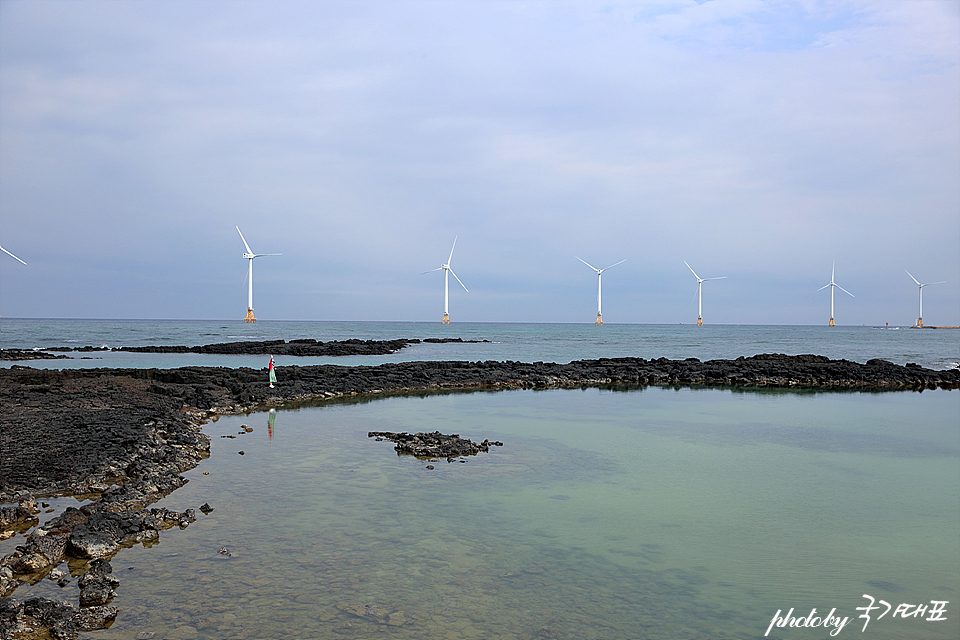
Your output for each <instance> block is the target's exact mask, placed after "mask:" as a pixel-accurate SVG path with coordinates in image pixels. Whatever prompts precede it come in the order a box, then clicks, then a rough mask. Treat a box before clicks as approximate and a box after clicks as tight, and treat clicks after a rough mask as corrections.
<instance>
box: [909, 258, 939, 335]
mask: <svg viewBox="0 0 960 640" xmlns="http://www.w3.org/2000/svg"><path fill="white" fill-rule="evenodd" d="M904 271H907V270H906V269H904ZM907 275H908V276H910V279H911V280H913V281H914V282H916V283H917V286H918V287H920V315H919V316H918V317H917V324H916V326H917V327H923V288H924V287H929V286H930V285H932V284H943V283H944V282H946V280H941V281H940V282H924V283H923V284H920V281H919V280H917V279H916V278H914V277H913V274H912V273H910V272H909V271H907Z"/></svg>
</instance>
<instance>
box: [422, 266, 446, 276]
mask: <svg viewBox="0 0 960 640" xmlns="http://www.w3.org/2000/svg"><path fill="white" fill-rule="evenodd" d="M441 269H443V267H437V268H436V269H430V270H429V271H424V272H423V273H421V274H420V275H422V276H425V275H427V274H428V273H433V272H434V271H440V270H441Z"/></svg>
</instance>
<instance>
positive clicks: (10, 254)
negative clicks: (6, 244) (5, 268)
mask: <svg viewBox="0 0 960 640" xmlns="http://www.w3.org/2000/svg"><path fill="white" fill-rule="evenodd" d="M0 251H3V252H4V253H5V254H7V255H8V256H10V257H11V258H13V259H14V260H16V261H17V262H23V260H21V259H20V258H18V257H17V256H15V255H13V254H12V253H10V252H9V251H7V250H6V249H4V248H3V247H0ZM23 264H27V263H26V262H23Z"/></svg>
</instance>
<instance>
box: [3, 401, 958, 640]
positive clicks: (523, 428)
mask: <svg viewBox="0 0 960 640" xmlns="http://www.w3.org/2000/svg"><path fill="white" fill-rule="evenodd" d="M241 425H248V426H249V427H252V429H253V430H252V431H251V432H247V431H246V430H245V429H243V428H242V427H241ZM205 430H206V432H207V433H209V434H210V436H211V439H212V441H213V448H212V455H211V457H210V458H209V459H208V460H205V461H204V462H203V463H201V465H200V466H199V467H197V468H196V469H194V470H192V471H190V472H188V473H187V474H186V475H187V476H188V477H189V479H190V482H189V484H188V485H187V486H186V487H184V488H182V489H180V490H178V491H176V492H175V493H174V494H172V495H171V496H169V497H168V498H166V499H165V500H163V501H162V502H161V503H160V505H162V506H167V507H170V508H172V509H177V510H183V509H186V508H197V507H199V506H200V505H201V504H203V503H205V502H206V503H209V504H210V505H211V506H212V507H214V511H213V512H212V513H210V514H209V515H202V514H201V513H200V512H199V511H198V512H197V518H198V519H197V522H195V523H194V524H192V525H190V526H189V527H188V528H187V529H185V530H183V531H179V530H172V531H166V532H163V533H162V534H161V539H160V543H159V544H158V545H155V546H153V547H152V548H143V547H136V548H133V549H128V550H124V551H122V552H121V553H120V554H119V555H118V556H117V557H116V558H114V559H113V561H112V564H113V567H114V573H115V574H116V576H117V577H118V578H119V579H120V581H121V583H120V587H119V589H118V597H117V598H116V599H115V600H114V604H116V605H117V606H119V607H120V609H121V613H120V616H119V617H118V619H117V621H116V622H115V623H114V625H113V626H112V627H111V628H110V629H108V630H105V631H98V632H94V633H90V634H89V636H88V637H91V638H104V639H107V638H123V639H129V638H143V639H147V638H158V639H159V638H178V639H191V638H204V639H206V638H249V639H269V638H303V639H307V638H317V639H319V638H324V639H326V638H357V639H367V638H397V639H407V638H409V639H417V640H465V639H472V638H476V639H481V638H482V639H510V640H518V639H519V640H526V639H529V638H570V639H573V638H576V639H582V640H600V639H609V640H624V639H630V638H650V639H654V638H656V639H665V638H678V639H680V638H683V639H686V638H706V637H709V638H721V639H722V638H731V639H732V638H737V639H742V638H750V637H763V636H764V634H765V633H766V632H767V630H768V626H769V625H770V623H771V620H772V619H773V617H774V615H775V614H776V613H777V611H778V610H781V611H782V614H786V613H787V611H788V610H789V609H791V608H792V609H794V615H795V616H801V615H802V616H806V615H807V614H809V613H810V610H811V609H812V608H816V609H817V614H816V615H817V616H821V615H822V616H826V615H827V614H828V612H830V610H831V609H833V608H836V612H835V614H834V615H835V616H837V617H840V618H843V617H847V618H849V621H848V623H847V625H846V626H845V627H844V628H843V629H842V631H840V632H839V634H838V635H837V636H834V637H851V636H854V637H860V638H870V639H874V638H881V639H886V638H891V639H892V638H903V637H910V638H915V639H924V638H944V639H946V638H951V639H955V638H957V637H960V602H958V600H960V597H958V595H960V593H958V592H960V394H958V393H957V392H956V391H954V392H946V391H937V392H924V393H922V394H920V393H884V394H860V393H792V392H763V393H760V392H731V391H729V390H725V391H724V390H691V389H679V390H673V389H669V390H668V389H659V388H647V389H643V390H631V391H622V392H620V391H601V390H597V389H589V390H584V391H580V390H556V391H541V392H533V391H510V392H498V393H470V394H447V395H431V396H425V397H405V398H386V399H381V400H376V401H372V402H365V403H354V404H331V405H327V406H321V407H311V408H302V409H299V410H285V411H280V412H278V413H277V414H276V415H275V418H274V421H273V422H272V425H271V424H270V420H269V414H267V413H255V414H251V415H247V416H232V417H225V418H221V419H220V420H219V421H217V422H214V423H210V424H208V425H207V426H206V427H205ZM369 431H408V432H417V431H441V432H444V433H458V434H460V435H461V436H463V437H467V438H471V439H472V440H474V441H480V440H483V439H484V438H489V439H491V440H500V441H502V442H503V443H504V446H503V447H492V448H491V451H490V453H488V454H481V455H479V456H476V457H470V458H466V459H464V460H465V461H463V462H447V461H446V460H440V461H434V462H431V461H427V460H418V459H415V458H412V457H409V456H403V457H400V456H397V455H396V453H395V452H394V450H393V443H391V442H389V441H382V442H377V441H375V440H374V439H372V438H368V437H367V432H369ZM220 436H235V437H234V438H221V437H220ZM241 451H242V452H243V455H240V454H239V452H241ZM427 465H433V467H434V469H432V470H431V469H428V468H427ZM221 549H225V550H226V551H228V552H229V554H230V555H229V556H227V555H225V554H222V553H218V550H221ZM44 582H45V583H48V582H49V581H44ZM37 588H41V589H47V590H55V591H57V592H60V591H59V590H58V589H56V587H55V585H52V584H47V585H46V586H43V585H38V587H37ZM75 588H76V587H75V581H74V583H73V584H71V585H69V586H68V587H66V589H65V590H66V591H67V594H66V595H75V593H74V592H72V591H71V590H72V589H73V590H75ZM26 593H27V592H24V593H23V594H21V593H19V592H18V594H17V595H18V597H23V596H24V595H25V594H26ZM60 593H62V592H60ZM865 594H867V595H870V596H872V597H873V598H874V599H876V601H877V602H879V601H880V600H884V601H886V602H889V603H890V604H891V605H892V606H893V609H891V611H890V613H888V614H887V615H886V616H884V617H883V618H878V616H879V615H880V613H882V612H883V609H882V608H881V609H879V610H875V611H873V612H872V613H871V616H872V619H871V620H870V621H869V622H868V625H867V628H866V630H865V631H864V630H863V626H864V623H865V622H867V621H866V620H865V619H861V618H859V616H860V615H861V614H862V613H863V611H862V610H857V607H864V606H866V605H868V604H870V601H869V600H868V599H867V598H865V597H864V595H865ZM931 601H946V602H948V604H946V605H945V609H946V611H945V613H943V614H942V615H941V617H945V618H947V620H945V621H938V620H928V618H931V617H935V616H933V615H932V614H931V613H929V612H927V613H926V614H925V615H923V616H913V617H909V618H903V617H900V616H898V617H896V618H894V617H893V613H894V609H895V608H897V607H898V606H899V605H901V604H904V603H906V604H913V605H917V604H925V605H927V607H931V604H930V603H931ZM782 614H781V615H782ZM831 630H833V627H830V628H822V627H821V628H807V629H800V628H777V627H774V628H773V629H772V630H770V631H769V635H768V636H767V637H770V638H773V637H777V638H788V639H792V638H796V639H797V640H801V639H806V638H829V637H831V635H830V631H831Z"/></svg>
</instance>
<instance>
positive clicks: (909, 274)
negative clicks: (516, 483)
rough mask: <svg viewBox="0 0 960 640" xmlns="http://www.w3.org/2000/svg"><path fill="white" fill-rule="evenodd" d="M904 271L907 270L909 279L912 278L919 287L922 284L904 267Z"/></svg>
mask: <svg viewBox="0 0 960 640" xmlns="http://www.w3.org/2000/svg"><path fill="white" fill-rule="evenodd" d="M904 271H906V272H907V275H908V276H910V279H911V280H913V281H914V282H916V283H917V284H918V285H919V286H921V287H922V286H923V285H922V284H920V281H919V280H917V279H916V278H914V277H913V274H912V273H910V272H909V271H907V270H906V269H904Z"/></svg>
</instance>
